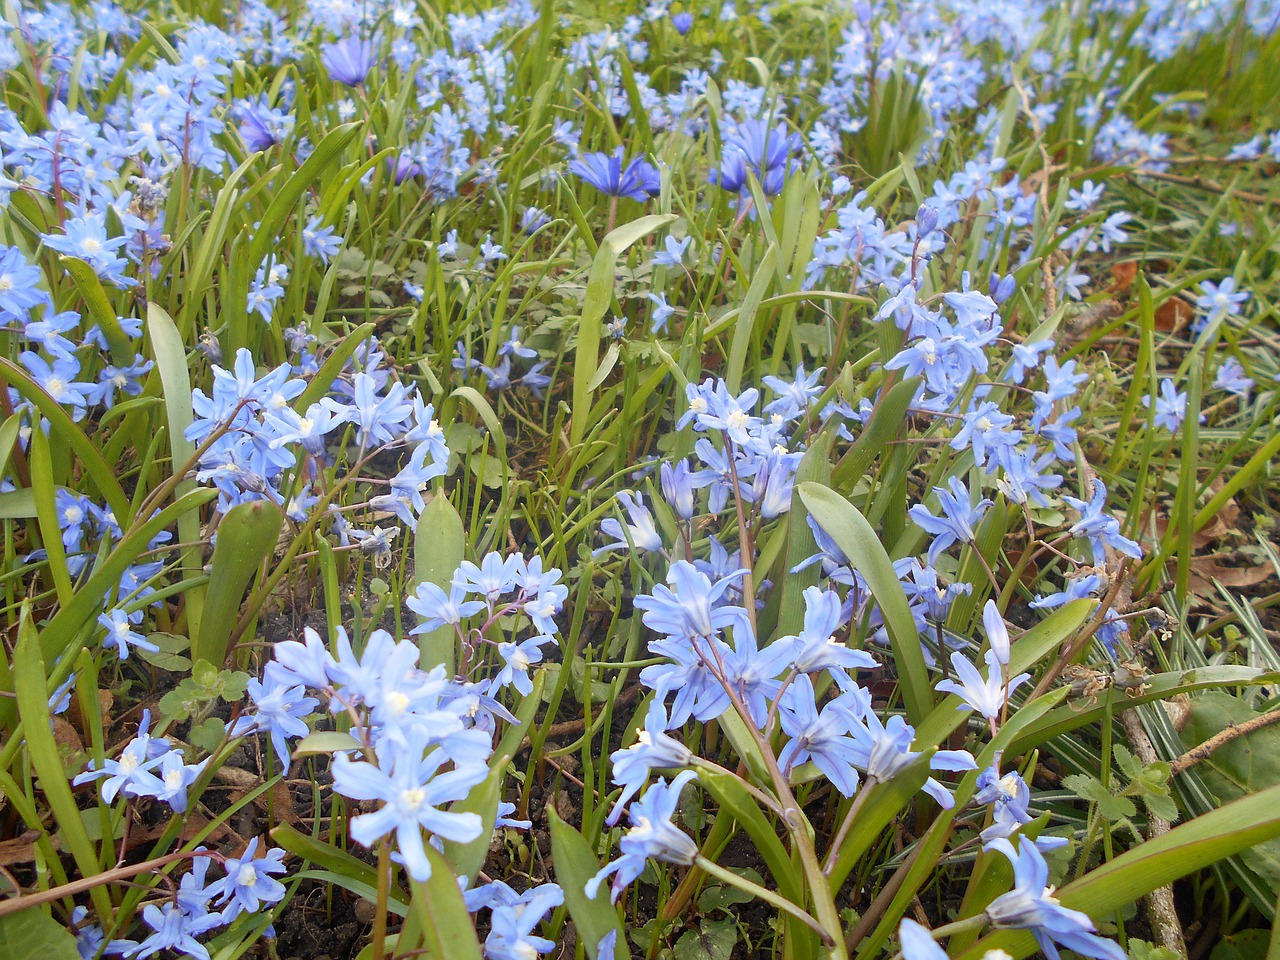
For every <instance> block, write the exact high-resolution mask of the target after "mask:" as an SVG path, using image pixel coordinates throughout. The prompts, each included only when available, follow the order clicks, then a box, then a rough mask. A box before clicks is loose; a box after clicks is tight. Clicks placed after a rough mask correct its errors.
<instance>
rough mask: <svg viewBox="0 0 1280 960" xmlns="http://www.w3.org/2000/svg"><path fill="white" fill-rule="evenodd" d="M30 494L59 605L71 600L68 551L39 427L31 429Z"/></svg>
mask: <svg viewBox="0 0 1280 960" xmlns="http://www.w3.org/2000/svg"><path fill="white" fill-rule="evenodd" d="M30 467H31V495H32V498H33V499H34V501H35V507H36V519H37V521H38V522H39V525H40V539H41V540H42V541H43V543H44V549H45V552H46V553H47V554H48V556H49V573H50V575H51V576H52V577H53V585H54V588H55V589H56V590H57V593H58V603H59V605H61V606H63V607H65V606H66V605H67V604H69V603H70V602H71V596H72V586H71V572H70V571H69V570H68V569H67V553H66V548H65V547H64V545H63V543H62V525H61V524H60V523H59V522H58V503H57V500H56V499H55V494H56V490H57V487H56V485H55V483H54V478H53V457H52V454H51V453H50V452H49V438H48V437H47V436H45V432H44V431H43V430H40V429H36V430H32V431H31V450H30Z"/></svg>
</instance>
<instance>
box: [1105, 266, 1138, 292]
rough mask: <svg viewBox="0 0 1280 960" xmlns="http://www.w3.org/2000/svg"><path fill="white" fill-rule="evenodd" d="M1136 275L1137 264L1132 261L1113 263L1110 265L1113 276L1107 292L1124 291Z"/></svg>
mask: <svg viewBox="0 0 1280 960" xmlns="http://www.w3.org/2000/svg"><path fill="white" fill-rule="evenodd" d="M1137 275H1138V265H1137V263H1134V262H1129V263H1113V264H1112V265H1111V276H1112V277H1113V280H1112V283H1111V286H1110V288H1109V289H1108V292H1109V293H1125V292H1127V291H1128V289H1129V287H1130V286H1131V285H1132V284H1133V280H1134V278H1135V277H1136V276H1137Z"/></svg>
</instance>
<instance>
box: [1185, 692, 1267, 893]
mask: <svg viewBox="0 0 1280 960" xmlns="http://www.w3.org/2000/svg"><path fill="white" fill-rule="evenodd" d="M1257 716H1259V714H1257V713H1256V712H1255V711H1254V710H1253V708H1252V707H1250V706H1249V705H1248V704H1247V703H1245V702H1244V701H1243V700H1241V699H1240V698H1239V697H1233V696H1231V695H1230V694H1227V693H1222V692H1219V691H1210V692H1209V693H1206V694H1204V695H1203V696H1199V697H1195V698H1193V699H1192V701H1191V716H1190V717H1189V718H1188V720H1187V725H1186V726H1185V727H1183V728H1182V730H1181V731H1179V733H1180V734H1181V736H1182V742H1183V744H1184V746H1186V748H1187V749H1191V748H1193V747H1196V746H1198V745H1199V744H1201V743H1203V742H1204V741H1205V740H1208V739H1209V738H1210V737H1212V736H1214V735H1216V734H1218V733H1221V732H1222V731H1223V730H1225V729H1227V727H1229V726H1232V725H1238V724H1241V723H1246V722H1248V721H1249V720H1252V719H1254V718H1256V717H1257ZM1196 772H1197V773H1198V774H1199V775H1200V779H1201V780H1202V781H1203V782H1204V785H1205V787H1207V788H1208V789H1209V791H1210V792H1212V793H1213V795H1214V796H1215V797H1216V798H1217V800H1218V802H1219V803H1226V802H1228V801H1230V800H1235V799H1238V798H1239V797H1242V796H1246V795H1248V794H1252V793H1257V792H1258V791H1260V790H1263V789H1266V788H1267V787H1274V786H1276V785H1280V728H1277V727H1274V726H1273V727H1263V728H1261V729H1258V730H1254V731H1253V732H1252V733H1249V734H1247V735H1245V736H1243V737H1238V738H1237V739H1235V740H1232V741H1231V742H1229V743H1226V744H1223V745H1222V746H1221V747H1219V748H1218V749H1217V750H1215V751H1214V752H1213V753H1212V754H1211V755H1210V756H1209V757H1208V758H1207V759H1205V760H1203V761H1201V762H1200V763H1199V764H1198V765H1197V767H1196ZM1240 861H1241V862H1242V863H1243V864H1245V866H1247V867H1248V868H1249V869H1250V870H1252V871H1253V872H1254V873H1255V874H1257V875H1258V876H1259V877H1260V878H1262V880H1263V881H1264V882H1265V883H1266V885H1269V886H1270V887H1271V888H1272V889H1276V888H1280V840H1270V841H1268V842H1266V843H1262V844H1259V845H1257V846H1255V847H1253V848H1251V849H1249V850H1246V851H1244V852H1243V853H1241V854H1240Z"/></svg>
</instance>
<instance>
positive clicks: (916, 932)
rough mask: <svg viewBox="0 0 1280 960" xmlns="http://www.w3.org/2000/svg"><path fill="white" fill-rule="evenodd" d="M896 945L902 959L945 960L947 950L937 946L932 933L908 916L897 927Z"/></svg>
mask: <svg viewBox="0 0 1280 960" xmlns="http://www.w3.org/2000/svg"><path fill="white" fill-rule="evenodd" d="M898 946H899V947H901V948H902V957H903V960H947V951H945V950H943V949H942V948H941V947H940V946H938V943H937V941H936V940H934V939H933V934H931V933H930V932H929V931H928V930H927V929H926V928H925V927H922V926H921V925H920V924H918V923H916V922H915V921H914V920H912V919H910V918H909V917H908V918H904V919H903V921H902V925H901V926H899V927H898Z"/></svg>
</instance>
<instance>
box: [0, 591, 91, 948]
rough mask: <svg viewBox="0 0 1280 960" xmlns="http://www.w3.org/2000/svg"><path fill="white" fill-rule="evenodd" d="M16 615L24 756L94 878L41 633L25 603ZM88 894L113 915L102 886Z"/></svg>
mask: <svg viewBox="0 0 1280 960" xmlns="http://www.w3.org/2000/svg"><path fill="white" fill-rule="evenodd" d="M20 617H21V619H20V621H19V624H18V643H17V645H16V646H15V647H14V651H13V679H14V686H15V687H16V688H17V689H16V691H15V692H16V693H17V695H18V697H17V698H18V716H19V717H20V718H21V719H22V728H23V732H24V733H25V735H26V738H27V756H28V757H30V759H31V765H32V766H33V767H34V768H35V771H36V774H37V775H38V776H39V778H40V789H41V791H42V792H43V793H44V798H45V802H46V803H48V804H49V809H50V810H51V811H52V812H53V817H54V821H55V823H57V825H58V833H59V834H60V835H61V836H62V844H63V849H65V850H67V851H69V852H70V853H71V856H72V858H73V859H74V860H75V862H76V867H77V869H78V870H79V871H80V875H81V876H83V877H92V876H94V875H95V874H97V873H98V872H99V870H100V869H101V865H100V864H99V863H98V852H97V850H95V849H94V846H93V842H92V841H91V840H90V839H89V835H88V834H87V833H86V832H85V829H84V821H82V820H81V819H80V808H79V806H78V805H77V804H76V798H75V797H74V796H73V795H72V793H71V785H70V784H69V783H68V782H67V775H66V771H65V770H64V769H63V765H62V757H61V756H60V755H59V753H58V744H57V742H56V741H55V740H54V738H53V728H52V725H51V724H50V723H49V703H48V698H49V679H48V678H49V674H48V672H47V670H46V668H45V660H44V657H43V656H42V655H41V653H40V636H39V634H38V633H37V631H36V628H35V626H34V625H33V624H32V622H31V610H30V608H29V607H28V606H27V605H26V604H24V605H23V608H22V612H21V614H20ZM89 895H90V896H91V897H92V898H93V907H94V909H95V910H96V911H97V912H98V916H99V917H100V918H101V919H102V921H103V922H104V923H109V922H110V921H111V918H112V917H113V916H114V914H113V911H112V907H111V898H110V897H109V896H108V895H107V890H106V888H105V887H101V886H97V887H93V888H92V889H91V890H90V891H89ZM13 955H14V956H22V954H13Z"/></svg>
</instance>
